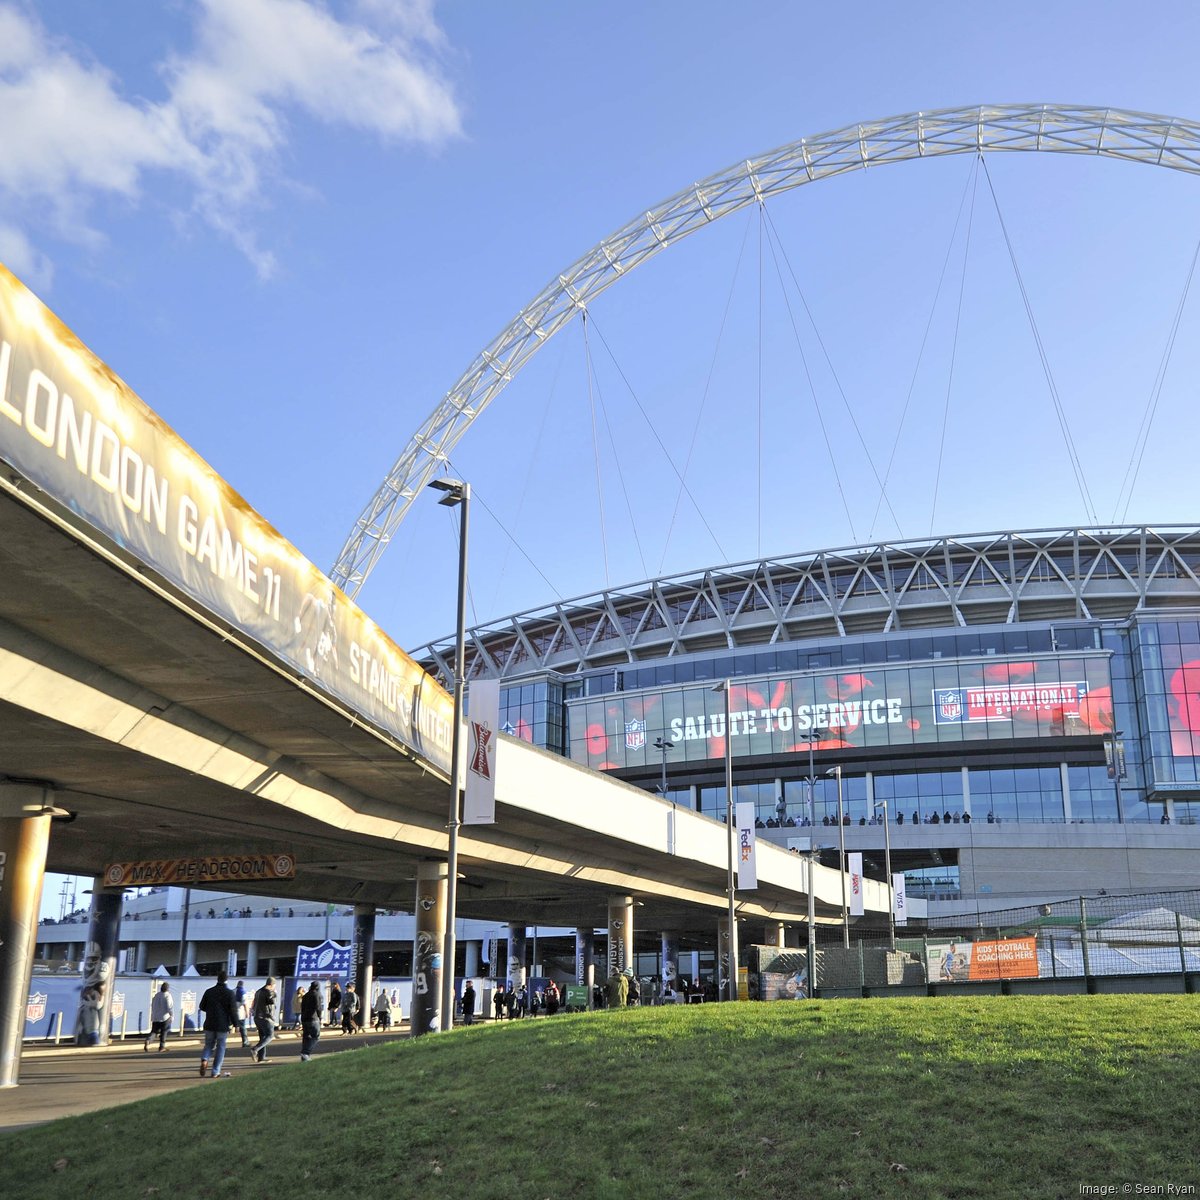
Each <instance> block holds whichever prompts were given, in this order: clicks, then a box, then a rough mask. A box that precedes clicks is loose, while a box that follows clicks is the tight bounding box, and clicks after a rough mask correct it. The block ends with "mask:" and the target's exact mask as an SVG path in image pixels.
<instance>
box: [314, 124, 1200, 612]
mask: <svg viewBox="0 0 1200 1200" xmlns="http://www.w3.org/2000/svg"><path fill="white" fill-rule="evenodd" d="M1010 151H1015V152H1035V151H1046V152H1050V153H1055V154H1088V155H1099V156H1101V157H1106V158H1116V159H1123V160H1126V161H1128V162H1135V163H1145V164H1147V165H1150V166H1158V167H1169V168H1171V169H1172V170H1176V171H1187V172H1189V173H1191V174H1197V173H1200V124H1197V123H1196V122H1193V121H1185V120H1181V119H1179V118H1176V117H1162V116H1154V115H1152V114H1148V113H1140V112H1130V111H1126V110H1123V109H1114V108H1090V107H1076V106H1071V105H1054V104H1014V105H979V106H976V107H972V108H954V109H940V110H937V111H934V112H915V113H907V114H905V115H904V116H898V117H888V118H885V119H884V120H879V121H869V122H865V123H863V124H858V125H850V126H847V127H846V128H843V129H837V130H834V131H832V132H830V133H822V134H818V135H817V136H815V137H810V138H802V139H801V140H800V141H798V142H792V143H791V144H790V145H787V146H783V147H781V148H779V149H777V150H772V151H771V152H769V153H767V154H763V155H759V156H758V157H756V158H751V159H747V160H746V161H744V162H740V163H738V164H736V165H735V166H732V167H729V168H728V169H726V170H724V171H720V172H718V173H717V174H715V175H711V176H709V177H708V178H707V179H705V180H702V181H701V182H699V183H696V184H693V185H692V186H691V187H689V188H685V189H684V190H683V191H681V192H678V193H676V194H675V195H674V196H672V197H670V199H668V200H665V201H664V202H663V203H661V204H659V205H656V206H655V207H654V208H651V209H649V210H648V211H647V212H645V213H644V214H643V215H641V216H639V217H636V218H635V219H634V220H632V221H629V222H627V223H626V224H625V225H623V226H622V227H621V228H620V229H618V230H617V231H616V232H615V233H613V234H612V235H611V236H609V237H607V238H605V239H604V240H603V241H601V242H600V243H599V244H597V245H596V246H594V247H593V248H592V249H591V250H589V251H588V252H587V253H586V254H584V255H583V257H582V258H580V259H578V260H577V261H576V262H574V263H573V264H572V265H571V266H569V267H568V268H567V269H566V270H565V271H563V272H562V273H561V274H559V275H557V276H556V277H555V278H554V279H553V280H552V281H551V282H550V283H548V284H547V285H546V287H544V288H543V289H542V290H541V292H539V293H538V295H537V296H535V297H534V298H533V300H532V301H531V302H530V303H529V304H528V305H526V306H525V308H523V309H522V310H521V311H520V312H519V313H518V314H517V316H516V317H515V318H514V319H513V320H512V321H511V322H510V323H509V324H508V326H507V327H506V328H505V329H504V330H503V331H501V333H500V334H499V335H498V336H497V337H495V338H494V339H493V340H492V341H491V342H490V343H489V344H488V345H487V346H486V347H485V348H484V349H483V350H482V351H480V353H479V354H478V355H477V356H476V358H475V360H474V361H473V362H472V363H471V365H470V366H469V367H468V368H467V370H466V371H465V372H464V373H463V374H462V376H461V377H460V378H459V379H458V381H457V382H456V383H455V384H454V385H453V387H451V389H450V390H449V392H447V393H446V396H445V397H444V399H443V400H442V401H441V402H440V403H439V404H438V405H437V407H436V408H435V409H434V411H433V412H432V413H431V414H430V416H429V418H428V419H427V420H426V421H425V422H424V424H423V425H422V426H421V427H420V429H418V430H417V432H416V433H415V434H414V435H413V437H412V440H411V441H410V442H409V443H408V445H407V446H405V448H404V450H403V452H402V453H401V455H400V457H399V458H398V459H397V460H396V462H395V463H394V465H393V466H392V468H391V470H390V471H389V472H388V474H387V477H386V478H385V479H384V481H383V483H382V484H381V485H380V487H379V488H378V490H377V491H376V492H375V494H374V496H372V498H371V500H370V502H369V503H368V504H367V506H366V508H364V509H363V511H362V513H361V514H360V516H359V518H358V520H357V521H356V522H355V524H354V528H353V530H352V532H351V533H350V535H349V537H347V539H346V541H345V544H344V545H343V546H342V549H341V552H340V553H339V555H338V558H337V561H336V563H335V564H334V566H333V569H332V571H331V575H332V577H333V579H334V580H335V581H336V582H337V583H338V584H340V585H341V587H342V588H343V589H344V590H345V591H346V592H347V594H348V595H351V596H353V595H355V594H356V593H357V592H358V590H359V589H360V588H361V587H362V585H363V583H364V582H365V581H366V579H367V577H368V576H369V574H370V573H371V570H372V568H373V567H374V565H375V563H376V562H377V561H378V559H379V556H380V555H381V554H382V553H383V551H384V550H385V549H386V548H387V545H388V543H389V541H390V540H391V538H392V535H393V534H394V533H395V531H396V529H397V527H398V526H399V524H400V522H401V521H402V520H403V519H404V516H405V514H406V513H407V512H408V509H409V508H410V507H411V505H412V503H413V500H414V499H415V498H416V496H417V494H418V493H419V492H420V490H421V489H422V488H423V487H424V486H425V485H426V484H427V483H428V482H429V480H430V479H432V478H433V477H434V475H435V474H436V473H437V472H438V471H439V470H440V469H441V468H442V464H443V463H444V462H445V461H446V459H447V457H448V456H449V455H450V453H451V451H452V450H453V449H454V447H455V446H456V445H457V444H458V442H459V439H460V438H462V436H463V435H464V434H465V433H466V431H467V429H468V427H469V426H470V424H471V422H472V421H474V420H475V418H476V417H478V416H479V415H480V414H481V413H482V412H483V411H484V410H485V409H486V408H487V407H488V405H489V404H490V403H491V402H492V401H493V400H494V399H495V398H496V396H497V395H499V393H500V392H501V391H502V390H503V389H504V387H505V386H506V385H507V384H508V383H509V382H510V381H511V380H512V379H513V377H514V376H515V375H516V374H517V372H518V371H520V370H521V368H522V367H523V366H524V365H525V364H526V363H527V362H528V361H529V360H530V358H532V357H533V355H534V354H536V353H537V351H538V350H539V349H540V348H541V347H542V346H543V345H544V344H545V343H546V342H547V341H549V340H550V338H552V337H553V336H554V335H555V334H556V333H558V332H559V331H560V330H561V329H563V328H564V327H565V326H566V325H567V324H568V323H569V322H570V321H571V319H572V318H573V317H574V316H575V315H576V313H577V312H580V311H582V310H584V309H586V307H587V305H588V303H589V302H590V301H591V300H593V299H594V298H595V297H596V296H599V295H600V293H601V292H603V291H605V289H607V288H608V287H610V286H611V285H612V284H614V283H615V282H616V281H617V280H618V279H620V278H621V277H622V276H623V275H626V274H628V273H629V272H630V271H631V270H633V269H634V268H635V267H637V266H640V265H641V264H642V263H644V262H646V261H647V260H648V259H650V258H653V257H654V256H655V255H656V254H658V253H659V251H661V250H664V249H665V248H666V247H667V246H669V245H672V244H673V243H675V242H677V241H679V240H680V239H681V238H684V237H686V236H687V235H688V234H690V233H694V232H696V230H698V229H702V228H704V227H705V226H707V225H709V224H711V223H712V222H713V221H716V220H718V219H720V218H721V217H725V216H729V215H730V214H731V213H735V212H737V211H739V210H740V209H743V208H745V207H747V206H748V205H750V204H757V203H762V202H764V201H765V200H766V199H767V198H768V197H770V196H777V195H779V194H781V193H783V192H787V191H790V190H792V189H793V188H798V187H800V186H802V185H803V184H806V183H814V182H816V181H817V180H820V179H827V178H829V177H831V176H834V175H841V174H844V173H845V172H847V171H856V170H861V169H863V168H865V167H870V166H879V165H882V164H884V163H892V162H906V161H908V160H910V159H918V158H934V157H943V156H946V155H951V154H982V153H988V154H994V153H1003V152H1010Z"/></svg>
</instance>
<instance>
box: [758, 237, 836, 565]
mask: <svg viewBox="0 0 1200 1200" xmlns="http://www.w3.org/2000/svg"><path fill="white" fill-rule="evenodd" d="M768 245H769V246H770V249H771V258H772V259H773V261H774V263H775V274H776V276H777V277H778V279H779V290H780V292H781V293H782V295H783V304H784V307H785V308H786V309H787V314H788V320H789V321H790V322H791V325H792V336H793V337H794V338H795V339H796V350H797V352H798V353H799V355H800V362H801V364H802V365H803V367H804V377H805V379H806V380H807V381H808V391H809V395H810V396H812V402H813V409H814V410H815V411H816V414H817V424H818V425H820V427H821V438H822V440H823V441H824V442H825V453H826V454H827V455H828V456H829V466H830V468H831V469H832V471H833V480H834V483H835V484H836V485H837V491H838V498H839V499H840V500H841V502H842V511H843V512H844V513H845V514H846V524H847V525H849V526H850V537H851V539H852V540H854V541H856V542H857V541H858V534H857V533H856V532H855V530H854V518H853V517H852V516H851V515H850V504H849V502H848V501H847V499H846V489H845V488H844V487H843V486H842V476H841V473H840V472H839V471H838V465H837V455H836V454H834V452H833V442H832V440H831V439H830V437H829V428H828V426H827V425H826V424H825V413H824V412H823V411H822V409H821V401H820V399H819V398H818V396H817V388H816V384H815V383H814V382H813V377H812V368H811V367H810V366H809V365H808V355H807V354H805V353H804V343H803V341H802V340H801V338H800V327H799V326H798V325H797V323H796V313H795V310H794V309H793V308H792V302H791V300H790V299H789V298H788V294H787V287H786V285H785V284H784V282H783V270H782V268H781V267H780V265H779V256H778V254H777V253H776V251H775V239H773V238H771V239H768ZM793 278H794V276H793Z"/></svg>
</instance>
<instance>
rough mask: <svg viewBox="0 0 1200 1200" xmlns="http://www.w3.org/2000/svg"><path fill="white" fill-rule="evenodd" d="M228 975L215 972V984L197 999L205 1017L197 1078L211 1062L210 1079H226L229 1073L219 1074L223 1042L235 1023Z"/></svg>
mask: <svg viewBox="0 0 1200 1200" xmlns="http://www.w3.org/2000/svg"><path fill="white" fill-rule="evenodd" d="M228 978H229V976H228V975H226V973H225V972H224V971H223V970H222V971H218V972H217V982H216V983H214V984H213V986H212V987H210V988H209V989H208V991H207V992H205V993H204V995H203V996H201V997H200V1011H201V1012H202V1013H203V1014H204V1049H203V1050H202V1051H201V1052H200V1078H201V1079H203V1078H204V1077H205V1076H206V1075H207V1074H208V1065H209V1063H210V1062H211V1063H212V1077H213V1079H222V1078H224V1079H228V1078H229V1072H228V1071H222V1070H221V1067H222V1066H224V1064H225V1042H226V1040H227V1039H228V1037H229V1031H230V1030H231V1029H232V1028H233V1027H234V1026H235V1025H236V1024H237V1010H236V1009H235V1008H234V1003H233V993H232V992H231V991H230V990H229V986H228V984H227V982H226V981H227V980H228Z"/></svg>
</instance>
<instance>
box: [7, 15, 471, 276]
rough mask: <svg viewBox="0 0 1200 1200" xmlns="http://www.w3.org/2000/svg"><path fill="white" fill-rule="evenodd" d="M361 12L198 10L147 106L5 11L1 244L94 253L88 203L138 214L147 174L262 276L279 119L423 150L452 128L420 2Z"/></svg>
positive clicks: (280, 137) (281, 134)
mask: <svg viewBox="0 0 1200 1200" xmlns="http://www.w3.org/2000/svg"><path fill="white" fill-rule="evenodd" d="M355 3H356V7H355V12H356V13H357V18H356V20H355V22H350V21H346V20H339V19H338V18H337V17H336V16H335V15H334V14H333V13H332V12H331V10H330V9H329V8H328V7H327V6H326V5H325V4H323V3H322V2H321V0H198V3H197V5H196V8H195V13H196V21H195V42H194V45H193V46H191V47H189V48H188V49H187V50H185V51H179V52H176V53H175V54H174V55H172V56H171V57H170V58H169V59H168V60H167V61H166V62H164V63H161V64H158V65H159V67H160V70H161V73H162V76H163V79H164V83H165V87H166V95H165V97H164V98H162V99H159V100H157V101H155V102H151V101H149V100H145V99H142V98H139V97H132V98H131V97H129V96H127V95H125V94H124V93H123V90H122V87H121V81H120V80H119V79H117V78H116V77H115V76H114V75H113V74H112V73H111V72H110V71H108V70H107V69H106V68H105V67H104V66H102V65H100V64H98V63H96V62H94V61H92V60H91V59H90V58H89V57H86V56H84V55H83V54H81V53H79V52H78V51H77V50H76V49H75V48H73V47H71V46H69V45H68V44H66V43H65V42H63V41H61V40H55V39H54V38H52V37H51V36H50V35H49V34H48V33H47V31H46V30H45V29H43V28H42V27H41V26H39V25H37V24H36V23H35V22H34V21H33V20H32V19H31V18H30V17H27V16H26V15H24V14H23V13H22V12H21V11H19V10H18V9H16V8H14V7H12V6H11V5H6V4H3V3H2V2H0V112H3V113H4V120H3V122H0V198H3V200H4V202H5V208H6V210H7V219H8V221H9V229H8V233H7V235H6V237H5V241H6V242H7V244H8V246H9V247H19V245H24V246H25V247H26V250H25V258H26V260H27V261H28V259H29V253H30V252H32V246H31V245H30V237H31V236H33V237H36V235H37V234H38V233H54V234H57V235H58V236H66V237H69V238H73V239H75V240H87V241H90V240H94V239H95V237H96V234H95V231H94V230H92V229H91V228H90V227H89V216H88V214H89V212H90V210H91V207H92V205H93V203H94V202H95V200H96V199H97V198H99V197H101V196H116V197H120V198H122V199H125V200H127V201H129V202H133V203H136V202H137V201H138V200H139V199H140V198H141V196H142V193H143V190H144V188H145V186H146V179H147V176H148V175H149V174H150V173H152V172H169V173H172V174H174V175H176V176H178V177H182V178H183V179H184V180H185V181H186V182H187V183H188V184H189V185H190V186H191V187H192V189H193V191H194V195H195V204H196V208H197V210H198V211H199V212H200V213H202V214H203V216H204V217H205V218H206V219H207V220H208V221H209V223H210V224H211V225H212V226H213V227H214V228H216V229H217V230H219V231H220V232H221V233H222V234H223V235H224V236H226V237H228V238H229V239H230V240H231V241H232V242H233V243H234V244H235V245H236V246H237V247H238V248H239V249H240V250H241V251H242V252H243V253H244V254H246V255H247V257H248V258H249V259H250V260H251V261H252V262H253V263H254V265H255V268H256V269H257V270H258V271H259V272H260V273H262V274H268V273H269V272H270V270H271V269H272V266H273V259H272V257H271V256H270V254H269V253H267V252H264V251H262V250H260V249H258V248H257V240H256V237H255V232H254V228H253V223H252V220H251V217H250V213H251V212H252V210H253V209H254V208H255V207H256V206H257V205H259V204H261V203H263V202H264V201H265V189H266V184H267V181H269V180H270V179H271V177H272V176H273V175H274V174H275V173H276V172H277V171H278V170H279V163H280V161H281V157H282V154H283V151H284V150H285V148H286V146H287V143H288V140H289V137H290V135H291V127H290V126H289V117H294V116H295V115H301V114H302V115H303V116H304V117H306V118H308V119H310V120H313V121H316V122H319V123H323V124H327V125H335V126H343V127H348V128H351V129H353V130H356V131H360V132H363V133H367V134H374V135H376V136H378V137H380V138H382V139H383V140H384V141H386V142H389V143H414V144H421V145H430V146H433V145H438V144H441V143H443V142H444V141H446V140H447V139H449V138H453V137H455V136H457V135H458V134H459V132H460V129H461V125H460V115H459V110H458V106H457V104H456V101H455V98H454V94H453V91H452V89H451V87H450V85H449V84H448V83H447V82H446V80H445V79H444V78H443V76H442V74H441V72H440V71H439V69H438V67H437V63H436V61H435V59H434V58H433V56H432V48H433V47H435V46H436V45H438V44H439V42H440V31H438V29H437V26H436V23H435V22H434V20H433V14H432V8H431V6H430V4H429V3H428V2H427V0H407V2H393V3H386V2H385V0H355ZM18 235H19V236H20V237H21V239H22V240H21V242H20V243H19V242H18V241H17V237H18ZM12 252H14V251H12V250H10V253H12Z"/></svg>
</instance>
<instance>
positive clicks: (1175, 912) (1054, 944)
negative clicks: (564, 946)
mask: <svg viewBox="0 0 1200 1200" xmlns="http://www.w3.org/2000/svg"><path fill="white" fill-rule="evenodd" d="M749 950H750V956H749V974H750V976H751V978H752V979H753V978H754V977H757V979H756V982H755V986H754V990H756V991H757V993H758V995H759V996H760V997H761V998H762V999H764V1000H775V999H793V998H799V997H801V996H807V995H810V994H815V995H818V996H821V995H826V996H831V995H847V994H849V995H862V994H865V993H869V992H871V991H872V990H893V991H908V992H912V993H914V994H916V993H920V994H928V993H930V992H933V991H938V992H945V991H954V990H960V989H961V990H970V989H971V988H972V987H973V986H976V985H990V987H991V990H995V988H996V986H997V985H1000V986H1001V987H1002V990H1054V985H1053V982H1051V983H1050V984H1047V983H1046V982H1045V981H1054V980H1062V981H1071V980H1074V981H1076V982H1075V984H1074V985H1073V986H1069V987H1064V989H1063V990H1071V991H1084V990H1089V991H1090V990H1093V989H1094V988H1095V984H1096V981H1097V980H1100V981H1104V980H1113V981H1116V980H1129V981H1130V986H1129V988H1128V990H1138V991H1140V990H1147V991H1149V990H1175V991H1178V990H1184V991H1191V990H1193V988H1194V987H1200V890H1190V891H1173V892H1150V893H1147V892H1139V893H1136V894H1113V895H1108V894H1101V895H1097V896H1084V897H1080V898H1078V899H1076V900H1064V901H1055V902H1053V903H1048V904H1041V905H1033V906H1029V907H1025V908H1012V909H1005V910H1000V911H991V912H986V913H980V914H978V915H976V916H973V917H972V916H961V915H960V916H956V917H935V918H932V919H930V920H929V921H927V922H921V923H920V925H919V927H918V926H915V925H914V926H908V927H901V928H898V929H897V930H896V939H895V944H894V945H893V944H892V943H891V942H890V939H889V937H888V935H887V934H886V933H883V932H881V933H872V934H870V935H869V936H861V935H858V934H857V933H855V931H854V930H853V929H852V930H851V936H850V939H849V945H848V946H847V945H845V943H844V935H843V931H842V928H841V927H840V926H835V927H833V928H830V927H828V926H826V927H822V928H821V929H820V930H818V934H817V942H816V948H815V951H814V953H813V955H812V958H813V960H814V961H813V963H812V964H810V963H809V951H808V947H807V946H801V947H798V948H786V949H785V948H779V947H774V946H753V947H750V948H749ZM810 972H811V975H812V986H810V983H809V977H810ZM1138 977H1142V978H1141V979H1140V980H1139V979H1138ZM1034 981H1039V982H1037V983H1035V982H1034ZM1080 981H1082V983H1081V982H1080ZM1096 990H1109V989H1108V987H1103V988H1099V989H1096Z"/></svg>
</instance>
